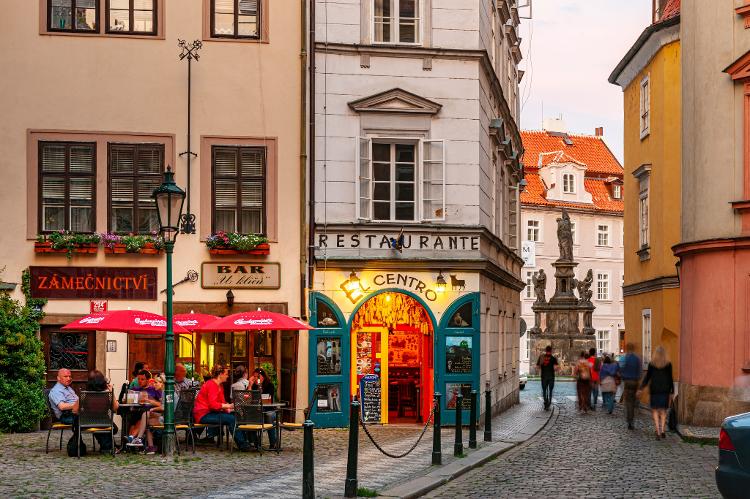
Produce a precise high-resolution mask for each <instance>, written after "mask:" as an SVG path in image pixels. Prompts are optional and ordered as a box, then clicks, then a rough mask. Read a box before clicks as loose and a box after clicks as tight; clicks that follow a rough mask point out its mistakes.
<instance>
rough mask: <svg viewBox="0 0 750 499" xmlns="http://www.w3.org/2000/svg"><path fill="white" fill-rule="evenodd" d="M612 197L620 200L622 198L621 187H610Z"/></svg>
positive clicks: (616, 185)
mask: <svg viewBox="0 0 750 499" xmlns="http://www.w3.org/2000/svg"><path fill="white" fill-rule="evenodd" d="M612 197H613V198H615V199H620V198H621V197H622V186H621V185H618V184H615V185H613V186H612Z"/></svg>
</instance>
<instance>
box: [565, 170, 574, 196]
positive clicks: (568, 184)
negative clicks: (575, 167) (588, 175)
mask: <svg viewBox="0 0 750 499" xmlns="http://www.w3.org/2000/svg"><path fill="white" fill-rule="evenodd" d="M575 192H576V183H575V176H574V175H573V174H572V173H564V174H563V193H565V194H574V193H575Z"/></svg>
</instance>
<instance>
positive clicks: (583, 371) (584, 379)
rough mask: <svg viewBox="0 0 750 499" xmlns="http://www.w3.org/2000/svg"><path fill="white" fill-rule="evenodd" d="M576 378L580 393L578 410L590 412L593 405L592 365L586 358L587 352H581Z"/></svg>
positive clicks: (575, 373) (574, 373)
mask: <svg viewBox="0 0 750 499" xmlns="http://www.w3.org/2000/svg"><path fill="white" fill-rule="evenodd" d="M573 375H574V376H575V378H576V392H577V393H578V410H579V411H582V412H584V413H586V412H589V409H590V404H591V365H590V364H589V361H588V359H587V358H586V352H581V356H580V357H579V358H578V362H577V363H576V365H575V368H574V369H573Z"/></svg>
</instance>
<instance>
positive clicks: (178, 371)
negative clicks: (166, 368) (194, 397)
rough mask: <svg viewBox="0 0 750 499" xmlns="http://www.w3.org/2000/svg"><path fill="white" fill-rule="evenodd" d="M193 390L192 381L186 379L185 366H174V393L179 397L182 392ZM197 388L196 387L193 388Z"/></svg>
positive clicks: (179, 364) (180, 364)
mask: <svg viewBox="0 0 750 499" xmlns="http://www.w3.org/2000/svg"><path fill="white" fill-rule="evenodd" d="M191 388H194V383H193V380H192V379H187V369H185V364H182V363H178V364H177V365H175V366H174V393H175V395H176V396H177V397H179V395H180V392H181V391H182V390H189V389H191ZM195 388H197V387H195Z"/></svg>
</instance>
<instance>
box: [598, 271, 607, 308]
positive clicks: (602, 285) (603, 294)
mask: <svg viewBox="0 0 750 499" xmlns="http://www.w3.org/2000/svg"><path fill="white" fill-rule="evenodd" d="M596 299H597V300H603V301H607V300H609V274H608V273H606V272H597V274H596Z"/></svg>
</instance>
